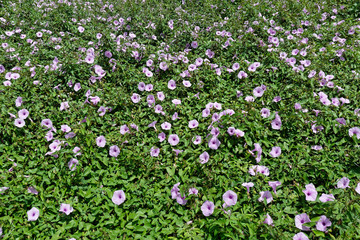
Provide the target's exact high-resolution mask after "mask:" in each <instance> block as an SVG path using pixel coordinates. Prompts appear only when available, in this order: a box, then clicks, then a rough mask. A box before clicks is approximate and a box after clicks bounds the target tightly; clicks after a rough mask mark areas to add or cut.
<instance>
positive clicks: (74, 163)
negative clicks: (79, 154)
mask: <svg viewBox="0 0 360 240" xmlns="http://www.w3.org/2000/svg"><path fill="white" fill-rule="evenodd" d="M78 164H79V161H78V160H77V159H75V158H72V159H71V160H70V161H69V162H68V166H69V169H70V171H75V170H76V166H77V165H78Z"/></svg>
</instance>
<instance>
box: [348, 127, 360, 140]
mask: <svg viewBox="0 0 360 240" xmlns="http://www.w3.org/2000/svg"><path fill="white" fill-rule="evenodd" d="M354 134H355V135H356V138H357V139H360V128H358V127H353V128H350V129H349V136H350V137H352V136H353V135H354Z"/></svg>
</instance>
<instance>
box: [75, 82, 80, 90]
mask: <svg viewBox="0 0 360 240" xmlns="http://www.w3.org/2000/svg"><path fill="white" fill-rule="evenodd" d="M80 89H81V85H80V83H75V86H74V91H75V92H77V91H79V90H80Z"/></svg>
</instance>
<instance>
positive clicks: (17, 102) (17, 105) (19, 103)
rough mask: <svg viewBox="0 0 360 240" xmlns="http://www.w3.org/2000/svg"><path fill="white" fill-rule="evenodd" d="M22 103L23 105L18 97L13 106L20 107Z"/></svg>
mask: <svg viewBox="0 0 360 240" xmlns="http://www.w3.org/2000/svg"><path fill="white" fill-rule="evenodd" d="M22 103H23V101H22V97H18V98H17V99H16V101H15V106H16V107H20V106H21V104H22Z"/></svg>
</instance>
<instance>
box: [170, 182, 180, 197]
mask: <svg viewBox="0 0 360 240" xmlns="http://www.w3.org/2000/svg"><path fill="white" fill-rule="evenodd" d="M179 185H180V183H176V184H175V185H174V186H173V188H172V189H171V199H176V198H177V196H178V195H179V194H180V189H179V188H178V187H179Z"/></svg>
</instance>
